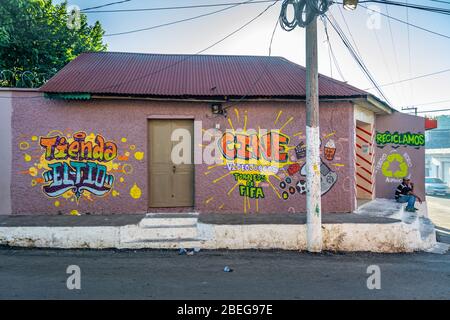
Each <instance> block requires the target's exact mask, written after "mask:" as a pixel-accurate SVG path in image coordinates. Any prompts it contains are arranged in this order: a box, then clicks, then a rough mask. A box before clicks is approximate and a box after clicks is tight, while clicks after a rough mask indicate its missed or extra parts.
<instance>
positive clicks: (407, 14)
mask: <svg viewBox="0 0 450 320" xmlns="http://www.w3.org/2000/svg"><path fill="white" fill-rule="evenodd" d="M405 3H406V4H408V0H405ZM406 23H407V25H406V32H407V36H408V75H409V76H410V77H411V37H410V27H409V26H410V25H409V8H408V7H406ZM409 91H410V94H411V98H412V99H413V100H414V93H413V88H412V84H411V82H410V83H409Z"/></svg>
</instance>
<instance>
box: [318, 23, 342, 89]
mask: <svg viewBox="0 0 450 320" xmlns="http://www.w3.org/2000/svg"><path fill="white" fill-rule="evenodd" d="M321 18H322V22H323V25H324V28H325V36H326V37H327V42H328V47H329V49H330V50H329V52H330V55H331V57H332V59H333V63H334V66H335V67H336V70H337V71H338V73H339V76H340V77H341V79H342V81H344V82H346V80H345V77H344V75H343V73H342V71H341V68H340V66H339V63H338V60H337V59H336V56H335V54H334V51H333V46H332V45H331V40H330V36H329V34H328V26H327V24H326V21H327V20H326V19H325V18H323V17H321ZM331 77H333V75H331Z"/></svg>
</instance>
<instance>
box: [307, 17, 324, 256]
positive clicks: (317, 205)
mask: <svg viewBox="0 0 450 320" xmlns="http://www.w3.org/2000/svg"><path fill="white" fill-rule="evenodd" d="M320 162H321V161H320V129H319V74H318V62H317V17H314V18H313V20H312V21H311V22H310V23H309V24H308V25H306V186H307V187H306V222H307V233H306V236H307V247H308V251H309V252H320V251H322V205H321V190H320V189H321V188H320V164H321V163H320Z"/></svg>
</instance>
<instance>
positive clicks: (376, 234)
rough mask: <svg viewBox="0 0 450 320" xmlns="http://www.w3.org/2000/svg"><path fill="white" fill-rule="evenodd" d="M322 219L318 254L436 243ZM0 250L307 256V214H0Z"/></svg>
mask: <svg viewBox="0 0 450 320" xmlns="http://www.w3.org/2000/svg"><path fill="white" fill-rule="evenodd" d="M399 210H402V209H401V208H400V209H399ZM395 216H396V217H397V216H399V214H396V215H395ZM322 221H323V225H322V237H323V250H330V251H370V252H413V251H420V250H427V249H429V248H431V247H433V246H434V245H435V244H436V240H435V238H433V236H434V231H433V233H429V232H428V233H427V234H428V235H427V237H426V238H424V237H423V230H420V228H418V227H417V225H414V224H411V223H410V222H406V223H405V221H402V220H401V219H396V218H394V217H385V216H373V215H364V214H355V213H346V214H326V215H323V216H322ZM433 230H434V229H433ZM421 233H422V234H421ZM421 235H422V237H421ZM0 245H7V246H19V247H41V248H91V249H105V248H117V249H143V248H152V249H179V248H201V249H283V250H306V248H307V243H306V214H305V213H296V214H292V213H287V214H226V213H224V214H201V215H198V214H197V213H158V214H135V215H128V214H127V215H108V216H101V215H81V216H68V215H67V216H65V215H64V216H0Z"/></svg>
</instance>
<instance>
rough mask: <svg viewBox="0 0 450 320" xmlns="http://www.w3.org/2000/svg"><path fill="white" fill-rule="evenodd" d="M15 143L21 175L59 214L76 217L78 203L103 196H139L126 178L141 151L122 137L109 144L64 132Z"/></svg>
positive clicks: (79, 133) (98, 136)
mask: <svg viewBox="0 0 450 320" xmlns="http://www.w3.org/2000/svg"><path fill="white" fill-rule="evenodd" d="M27 138H28V139H27ZM21 139H22V141H21V142H20V143H19V150H21V151H22V153H23V155H22V156H23V158H22V159H23V162H24V167H25V168H27V169H26V170H22V171H21V173H22V174H26V175H28V176H30V178H31V186H32V187H40V189H41V191H42V192H43V194H44V195H45V196H46V197H47V198H48V199H50V200H51V201H53V205H54V206H55V207H57V208H60V209H61V211H62V212H64V211H67V212H70V213H71V214H78V210H76V209H75V208H76V207H77V206H78V205H80V204H81V203H82V202H83V201H96V199H99V198H107V197H109V196H111V197H119V196H127V197H131V198H133V199H139V198H140V197H141V194H142V192H141V189H140V187H139V186H138V185H137V184H136V183H135V182H133V181H132V179H131V180H130V179H129V177H130V175H131V174H132V173H133V171H134V167H133V161H142V160H143V159H144V152H142V151H139V150H137V147H136V145H134V144H130V143H128V141H127V138H125V137H123V138H121V139H120V141H112V140H108V139H106V138H105V137H104V136H103V135H101V134H95V133H90V134H87V133H86V132H84V131H77V132H72V131H71V130H69V129H67V130H65V131H64V132H62V131H59V130H54V131H51V132H49V133H48V134H47V135H45V136H35V135H34V136H31V137H26V136H25V135H23V136H22V138H21ZM63 209H64V210H63ZM70 209H73V210H70Z"/></svg>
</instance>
